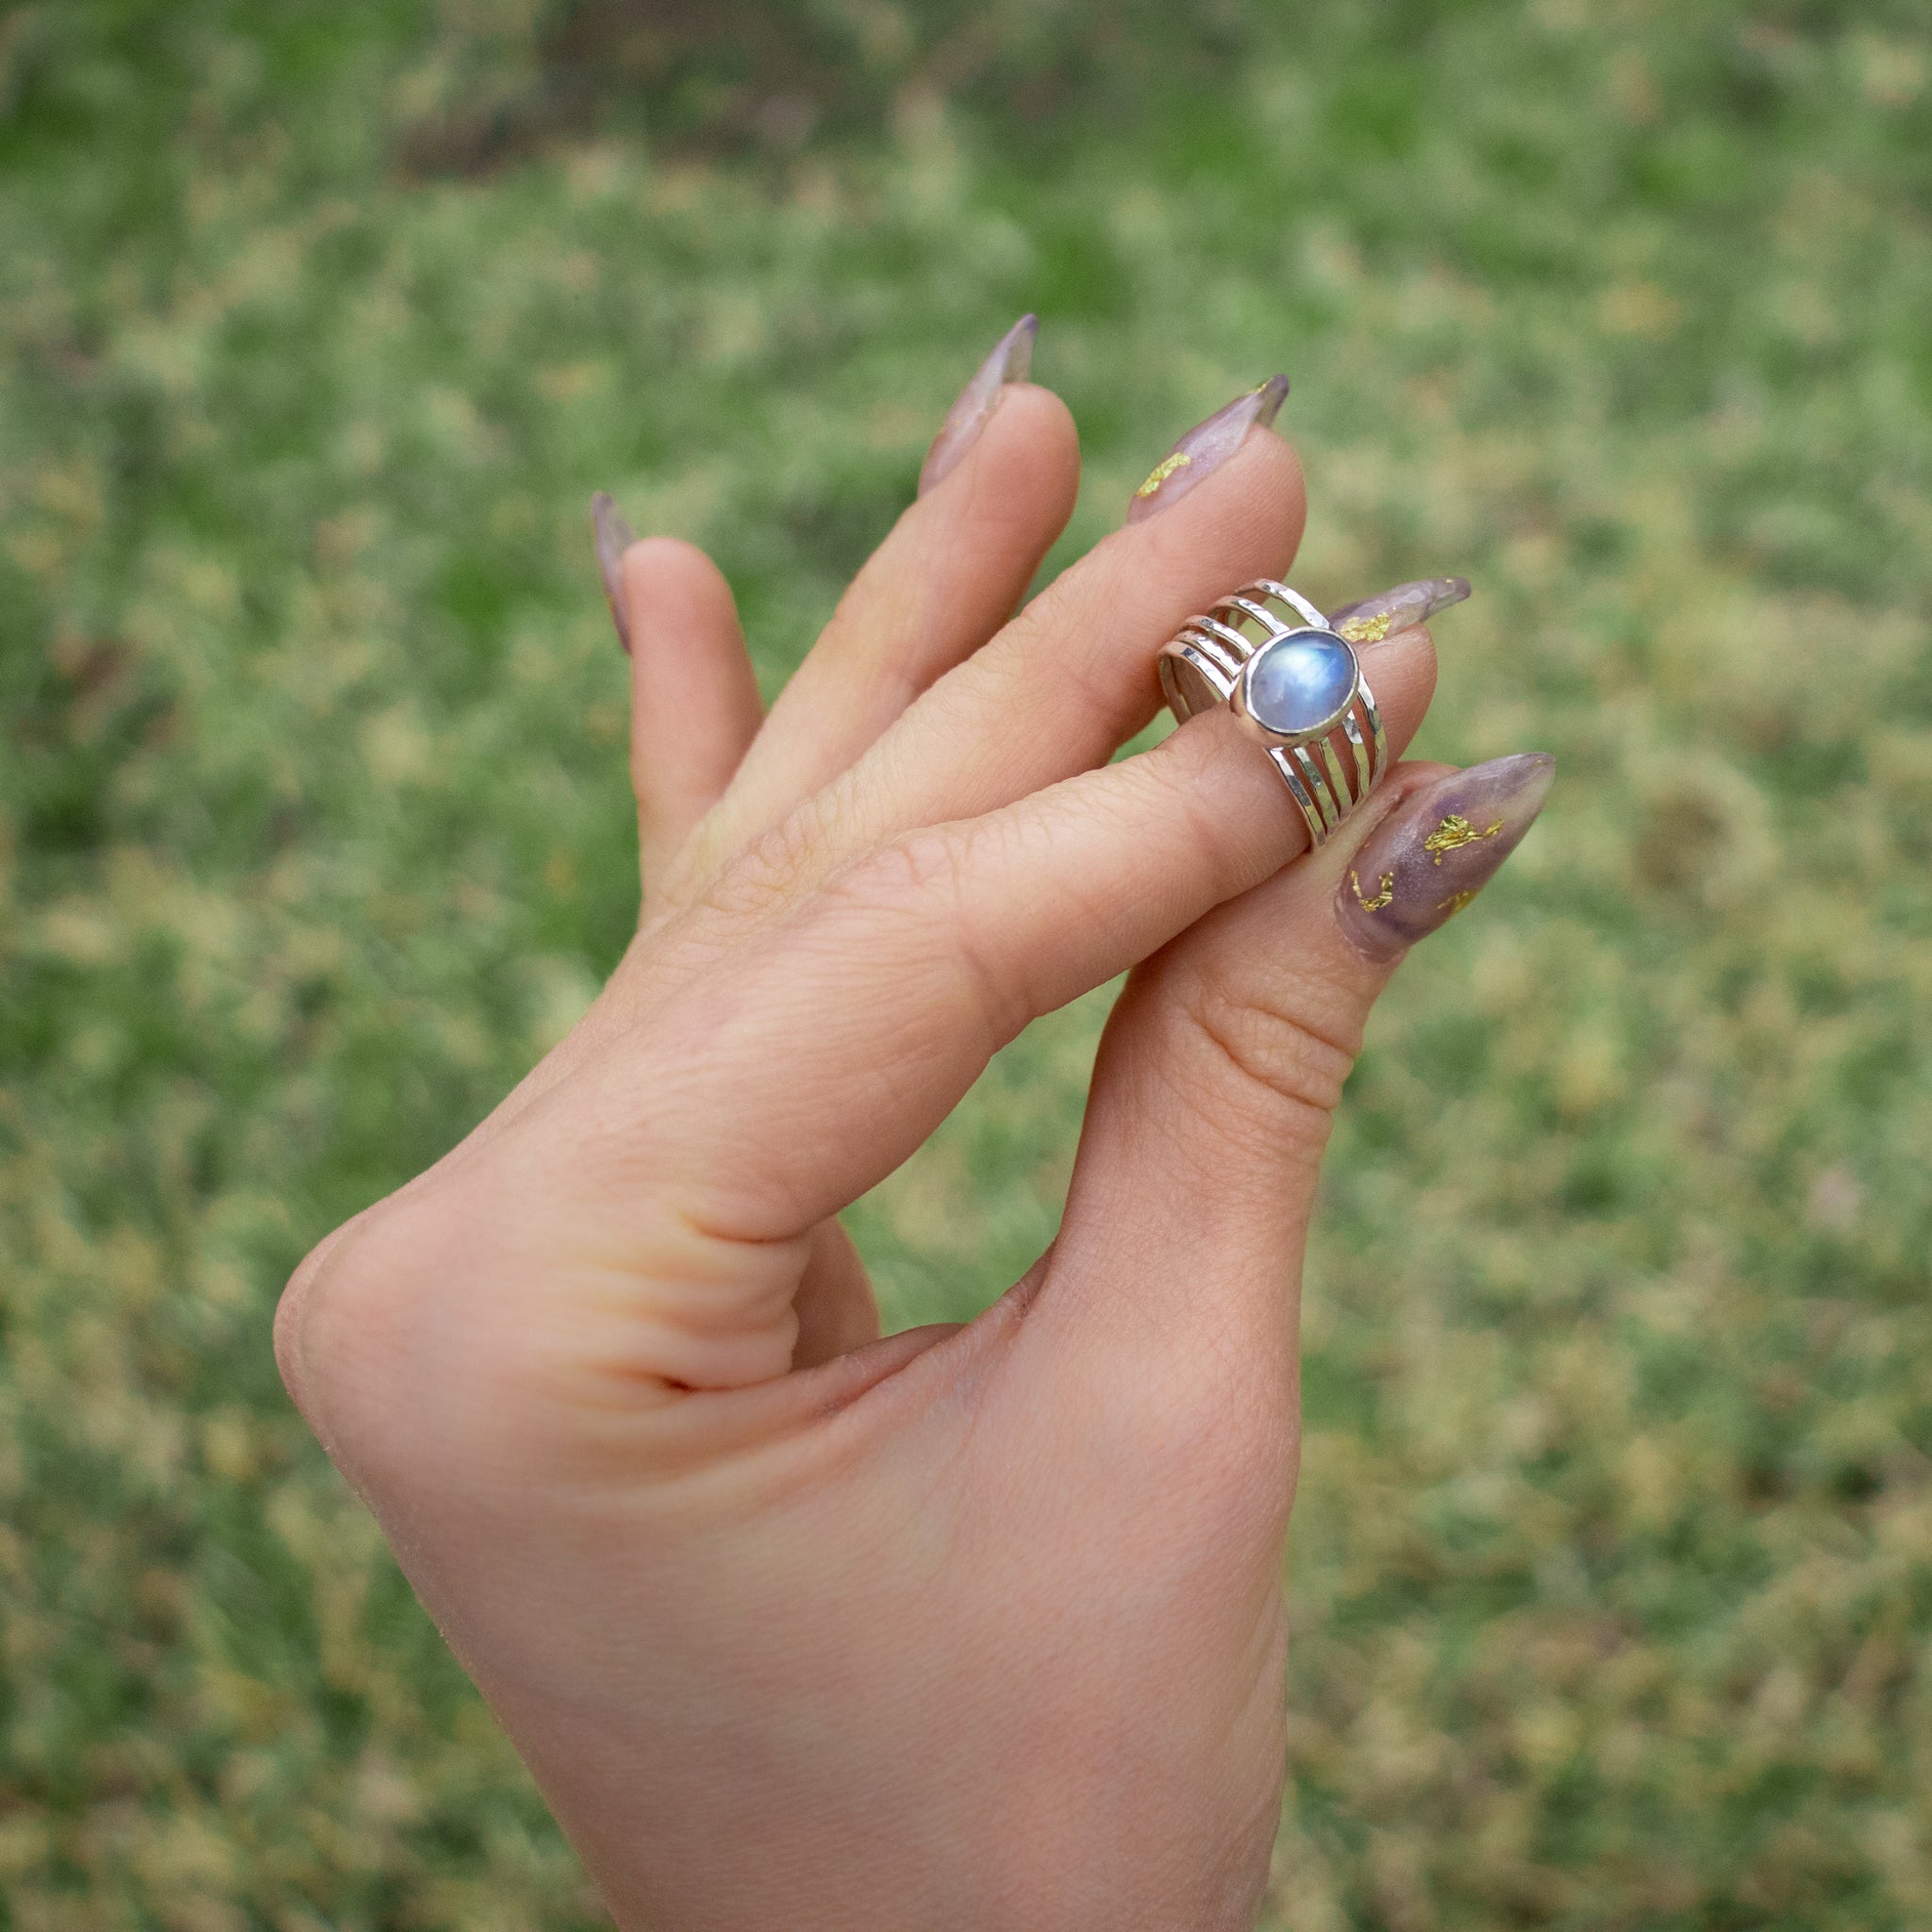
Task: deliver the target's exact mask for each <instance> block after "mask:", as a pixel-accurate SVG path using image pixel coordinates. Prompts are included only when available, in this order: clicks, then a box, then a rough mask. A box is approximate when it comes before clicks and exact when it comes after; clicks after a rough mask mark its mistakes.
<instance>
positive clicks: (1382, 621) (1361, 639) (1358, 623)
mask: <svg viewBox="0 0 1932 1932" xmlns="http://www.w3.org/2000/svg"><path fill="white" fill-rule="evenodd" d="M1394 628H1395V613H1394V611H1392V610H1385V611H1383V612H1382V614H1381V615H1380V616H1379V617H1351V618H1350V619H1349V620H1348V622H1347V623H1346V624H1340V625H1336V627H1335V634H1336V636H1337V637H1341V638H1346V639H1347V640H1348V641H1349V642H1350V643H1352V644H1379V643H1380V642H1381V641H1382V640H1383V639H1384V638H1386V637H1387V636H1388V635H1389V633H1390V632H1391V630H1393V629H1394Z"/></svg>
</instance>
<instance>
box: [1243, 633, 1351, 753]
mask: <svg viewBox="0 0 1932 1932" xmlns="http://www.w3.org/2000/svg"><path fill="white" fill-rule="evenodd" d="M1355 682H1356V672H1355V654H1354V653H1353V652H1352V651H1351V650H1350V649H1349V648H1348V646H1347V645H1346V644H1345V643H1343V642H1342V641H1341V639H1340V638H1339V637H1337V636H1336V635H1335V633H1334V632H1333V631H1326V630H1298V631H1291V632H1290V634H1289V635H1288V636H1287V637H1285V638H1277V639H1276V640H1275V641H1274V642H1273V643H1272V644H1267V645H1264V646H1263V647H1262V649H1261V650H1260V651H1259V652H1257V654H1256V657H1255V659H1254V662H1253V663H1252V664H1251V665H1250V666H1249V669H1248V710H1249V712H1250V714H1251V715H1252V716H1253V718H1254V719H1255V722H1256V723H1257V724H1264V725H1266V726H1267V728H1268V729H1269V730H1270V731H1278V732H1279V733H1280V734H1281V735H1282V736H1283V737H1284V738H1293V737H1296V736H1298V735H1299V734H1301V733H1303V732H1308V731H1318V730H1320V729H1321V727H1322V726H1323V725H1324V724H1331V723H1333V721H1334V719H1335V717H1336V714H1337V713H1338V712H1340V711H1341V709H1342V708H1344V707H1345V706H1346V705H1347V703H1348V701H1349V699H1350V698H1352V697H1353V696H1354V695H1355Z"/></svg>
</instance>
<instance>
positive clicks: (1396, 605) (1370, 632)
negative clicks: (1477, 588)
mask: <svg viewBox="0 0 1932 1932" xmlns="http://www.w3.org/2000/svg"><path fill="white" fill-rule="evenodd" d="M1468 595H1469V579H1468V578H1467V577H1423V578H1421V579H1420V580H1419V581H1418V582H1416V583H1413V584H1397V585H1396V587H1395V588H1394V589H1393V590H1392V591H1383V592H1382V593H1381V595H1380V596H1378V597H1364V598H1363V599H1362V600H1361V601H1360V602H1359V603H1358V604H1344V605H1343V606H1342V607H1341V609H1340V610H1331V611H1330V612H1329V613H1328V622H1329V623H1330V624H1332V625H1334V626H1335V628H1336V629H1337V630H1338V631H1339V632H1340V633H1341V635H1342V636H1343V637H1345V638H1346V639H1347V640H1348V641H1349V642H1350V643H1352V644H1378V643H1380V642H1381V641H1382V640H1383V639H1384V638H1386V637H1387V636H1389V634H1390V633H1391V631H1398V630H1407V628H1408V627H1409V625H1412V624H1426V623H1427V622H1428V620H1429V619H1430V618H1432V617H1433V616H1435V614H1436V612H1437V611H1439V610H1446V609H1448V608H1449V607H1450V605H1452V604H1460V603H1461V602H1462V600H1463V599H1464V598H1465V597H1466V596H1468Z"/></svg>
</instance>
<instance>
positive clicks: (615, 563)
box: [591, 490, 638, 658]
mask: <svg viewBox="0 0 1932 1932" xmlns="http://www.w3.org/2000/svg"><path fill="white" fill-rule="evenodd" d="M591 528H592V529H594V530H595V531H596V533H597V568H598V569H599V570H601V571H602V572H603V573H604V601H605V602H606V603H607V604H608V605H609V606H610V621H611V623H612V624H614V625H616V626H617V641H618V642H619V643H620V644H622V645H623V646H624V655H625V657H626V658H628V657H629V656H630V625H627V624H626V623H625V620H624V591H623V587H622V585H621V583H620V581H619V577H618V570H619V567H620V566H621V565H622V564H623V562H624V553H625V551H626V550H628V549H629V548H630V546H631V545H632V544H633V543H635V542H636V541H638V535H637V532H636V531H635V530H633V529H632V528H631V526H630V525H628V524H627V523H625V520H624V512H623V511H622V510H621V509H619V508H618V507H617V503H616V500H615V499H614V498H613V497H612V496H611V495H610V493H609V491H605V490H600V491H598V492H597V493H596V495H595V496H593V497H591Z"/></svg>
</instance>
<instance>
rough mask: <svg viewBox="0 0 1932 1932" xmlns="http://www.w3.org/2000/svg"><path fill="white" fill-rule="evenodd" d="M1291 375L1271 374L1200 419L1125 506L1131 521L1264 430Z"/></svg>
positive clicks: (1179, 493) (1182, 491)
mask: <svg viewBox="0 0 1932 1932" xmlns="http://www.w3.org/2000/svg"><path fill="white" fill-rule="evenodd" d="M1287 395H1288V377H1287V376H1285V375H1271V376H1270V377H1269V378H1268V380H1267V381H1266V382H1263V383H1258V384H1257V385H1256V387H1255V388H1253V389H1251V390H1249V391H1247V392H1246V393H1245V394H1244V395H1238V396H1237V397H1235V399H1234V401H1233V402H1231V403H1229V404H1228V405H1227V407H1226V408H1221V409H1216V410H1215V412H1214V413H1213V415H1211V416H1209V417H1208V420H1207V421H1206V422H1205V423H1197V424H1195V425H1194V426H1193V427H1192V428H1191V430H1189V431H1188V433H1187V434H1186V435H1185V436H1184V437H1182V438H1181V440H1180V441H1178V442H1177V443H1175V444H1174V447H1173V448H1172V449H1171V450H1169V451H1168V453H1167V454H1166V455H1165V456H1164V457H1162V458H1161V459H1160V460H1159V461H1158V463H1156V464H1155V466H1154V468H1153V469H1152V470H1151V471H1150V472H1149V473H1148V476H1147V480H1146V482H1144V483H1143V484H1141V487H1140V489H1138V490H1137V491H1134V495H1133V500H1132V501H1131V502H1130V503H1129V504H1128V505H1127V521H1128V523H1130V524H1138V523H1139V522H1140V521H1141V518H1143V517H1151V516H1152V515H1153V514H1154V512H1155V511H1156V510H1158V509H1165V508H1167V506H1168V505H1169V504H1171V503H1174V502H1176V501H1177V500H1178V499H1179V498H1181V497H1183V496H1185V495H1186V494H1187V493H1188V491H1191V489H1192V488H1193V487H1194V485H1195V484H1197V483H1199V482H1200V481H1201V480H1202V479H1203V478H1204V477H1206V476H1207V475H1209V474H1210V473H1211V472H1212V471H1214V470H1216V469H1218V468H1219V467H1220V466H1221V465H1222V464H1223V463H1224V462H1225V461H1226V460H1227V459H1228V458H1229V457H1231V456H1233V454H1234V453H1235V451H1236V450H1238V449H1239V448H1241V444H1242V443H1243V442H1245V441H1247V438H1248V431H1249V430H1251V429H1257V428H1258V429H1266V428H1267V427H1268V425H1270V424H1271V423H1273V422H1274V419H1275V417H1276V416H1278V415H1279V414H1280V413H1281V405H1282V402H1283V400H1284V399H1285V398H1286V397H1287Z"/></svg>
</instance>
